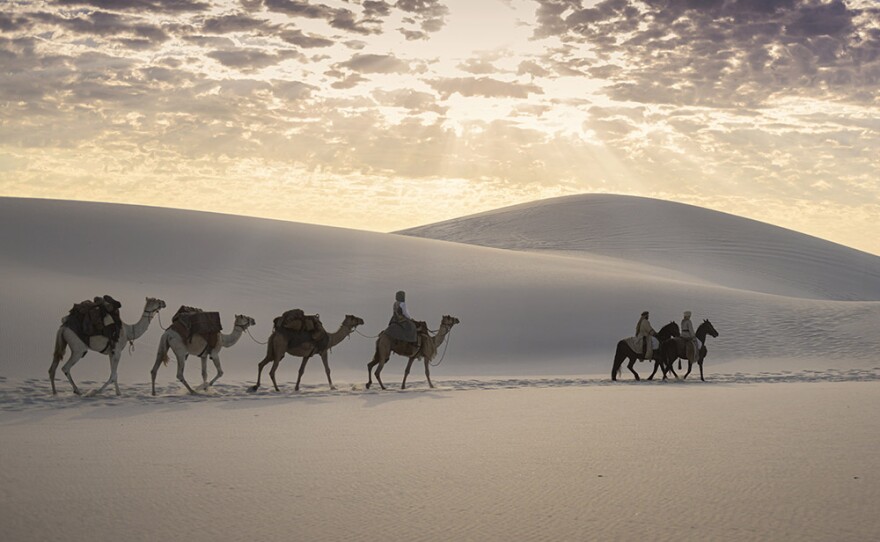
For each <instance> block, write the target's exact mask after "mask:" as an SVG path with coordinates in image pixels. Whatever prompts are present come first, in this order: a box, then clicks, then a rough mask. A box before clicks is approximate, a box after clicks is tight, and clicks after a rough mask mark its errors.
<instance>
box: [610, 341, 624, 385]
mask: <svg viewBox="0 0 880 542" xmlns="http://www.w3.org/2000/svg"><path fill="white" fill-rule="evenodd" d="M623 346H624V342H623V341H618V342H617V350H616V351H615V352H614V363H613V365H612V366H611V380H617V375H618V374H619V373H620V366H621V365H623V358H624V357H626V356H624V355H623V353H622V350H623Z"/></svg>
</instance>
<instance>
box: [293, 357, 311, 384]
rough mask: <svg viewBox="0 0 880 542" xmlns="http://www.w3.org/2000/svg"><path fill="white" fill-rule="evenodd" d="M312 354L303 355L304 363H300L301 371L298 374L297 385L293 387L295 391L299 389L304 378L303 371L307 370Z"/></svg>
mask: <svg viewBox="0 0 880 542" xmlns="http://www.w3.org/2000/svg"><path fill="white" fill-rule="evenodd" d="M311 357H312V356H303V360H302V363H300V364H299V373H298V374H297V375H296V387H295V388H293V391H299V383H300V381H301V380H302V377H303V373H304V372H306V363H308V362H309V358H311Z"/></svg>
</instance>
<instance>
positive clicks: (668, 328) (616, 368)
mask: <svg viewBox="0 0 880 542" xmlns="http://www.w3.org/2000/svg"><path fill="white" fill-rule="evenodd" d="M679 336H681V332H680V331H679V329H678V324H676V323H675V322H669V323H668V324H666V325H665V326H663V327H662V328H660V331H658V332H657V340H658V341H659V342H660V344H661V345H662V344H663V343H664V342H665V341H667V340H668V339H670V338H672V337H679ZM659 350H660V349H659V348H658V349H656V350H654V355H653V356H652V357H651V360H655V361H656V360H658V359H659V358H658V357H657V356H658V354H659ZM625 359H628V360H629V363H628V364H627V366H626V368H627V369H629V370H630V372H631V373H632V374H633V376H634V377H636V380H641V378H639V373H637V372H636V371H635V369H633V365H635V363H636V361H644V360H645V358H644V354H641V353H637V352H635V351H633V349H632V348H630V347H629V344H627V342H626V339H621V340H620V341H619V342H618V343H617V351H616V352H615V353H614V365H613V366H612V367H611V380H617V375H618V373H620V366H621V365H622V364H623V360H625ZM652 376H653V375H652Z"/></svg>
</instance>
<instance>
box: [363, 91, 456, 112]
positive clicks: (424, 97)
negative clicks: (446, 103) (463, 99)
mask: <svg viewBox="0 0 880 542" xmlns="http://www.w3.org/2000/svg"><path fill="white" fill-rule="evenodd" d="M373 98H375V100H376V101H377V102H378V103H379V104H380V105H384V106H391V107H401V108H404V109H408V110H409V111H411V112H413V113H423V112H429V111H430V112H433V113H438V114H443V113H444V112H445V111H446V108H444V107H440V106H439V105H437V97H436V96H435V95H433V94H431V93H429V92H419V91H416V90H412V89H399V90H376V91H374V92H373Z"/></svg>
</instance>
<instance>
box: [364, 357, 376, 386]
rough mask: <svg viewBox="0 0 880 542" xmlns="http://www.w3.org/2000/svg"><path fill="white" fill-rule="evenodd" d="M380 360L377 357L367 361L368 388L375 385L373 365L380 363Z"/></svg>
mask: <svg viewBox="0 0 880 542" xmlns="http://www.w3.org/2000/svg"><path fill="white" fill-rule="evenodd" d="M378 364H379V362H378V361H376V360H375V359H374V360H373V361H371V362H369V363H367V389H370V386H372V385H373V367H375V366H376V365H378Z"/></svg>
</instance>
